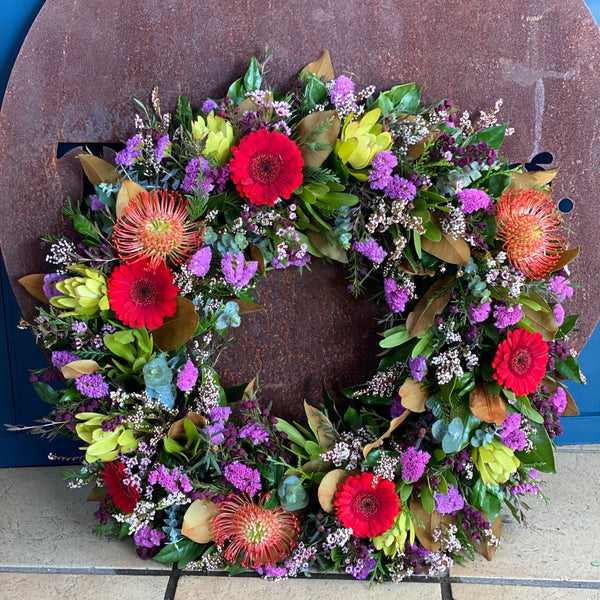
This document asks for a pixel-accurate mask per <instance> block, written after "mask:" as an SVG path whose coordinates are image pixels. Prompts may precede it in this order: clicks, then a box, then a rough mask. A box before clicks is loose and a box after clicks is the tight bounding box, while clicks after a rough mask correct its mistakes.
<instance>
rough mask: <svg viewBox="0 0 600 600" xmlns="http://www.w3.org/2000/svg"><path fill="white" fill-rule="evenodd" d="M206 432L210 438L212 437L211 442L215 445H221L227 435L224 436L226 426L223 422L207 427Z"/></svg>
mask: <svg viewBox="0 0 600 600" xmlns="http://www.w3.org/2000/svg"><path fill="white" fill-rule="evenodd" d="M204 430H205V431H206V433H208V437H210V441H211V443H213V444H220V443H221V442H222V441H223V440H224V439H225V435H224V434H223V431H224V430H225V424H224V422H223V421H216V422H215V423H211V424H210V425H207V426H206V427H205V428H204Z"/></svg>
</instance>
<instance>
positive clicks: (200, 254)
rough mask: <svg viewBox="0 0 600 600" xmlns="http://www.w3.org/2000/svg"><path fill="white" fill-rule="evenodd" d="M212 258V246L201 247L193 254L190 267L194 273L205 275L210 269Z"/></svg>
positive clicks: (200, 275) (199, 275)
mask: <svg viewBox="0 0 600 600" xmlns="http://www.w3.org/2000/svg"><path fill="white" fill-rule="evenodd" d="M211 260H212V250H211V249H210V246H204V248H200V250H198V251H197V252H196V254H194V256H192V259H191V260H190V263H189V265H188V267H189V269H190V271H191V272H192V273H193V274H194V275H196V276H198V277H205V276H206V274H207V273H208V271H209V269H210V261H211Z"/></svg>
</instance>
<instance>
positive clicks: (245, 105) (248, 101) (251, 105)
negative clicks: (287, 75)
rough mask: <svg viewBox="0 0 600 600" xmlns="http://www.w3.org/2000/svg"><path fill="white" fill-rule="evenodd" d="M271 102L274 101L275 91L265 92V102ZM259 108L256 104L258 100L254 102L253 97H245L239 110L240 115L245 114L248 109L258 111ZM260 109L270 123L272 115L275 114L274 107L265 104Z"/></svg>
mask: <svg viewBox="0 0 600 600" xmlns="http://www.w3.org/2000/svg"><path fill="white" fill-rule="evenodd" d="M271 102H273V92H265V101H264V104H269V103H271ZM258 110H259V106H258V104H256V102H254V100H252V98H244V100H242V101H241V102H240V105H239V111H238V112H239V114H240V115H243V114H244V113H245V112H246V111H249V112H256V111H258ZM260 110H262V111H263V114H264V117H265V121H266V122H267V123H268V122H269V121H270V120H271V117H272V116H273V108H266V107H265V106H261V107H260Z"/></svg>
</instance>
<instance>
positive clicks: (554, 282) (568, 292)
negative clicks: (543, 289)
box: [548, 275, 573, 302]
mask: <svg viewBox="0 0 600 600" xmlns="http://www.w3.org/2000/svg"><path fill="white" fill-rule="evenodd" d="M548 291H549V292H550V293H551V294H554V295H555V296H556V299H557V300H558V301H559V302H564V300H566V299H567V298H571V296H573V288H572V287H571V285H570V282H569V280H568V279H567V278H566V277H563V276H562V275H555V276H554V277H550V279H549V280H548Z"/></svg>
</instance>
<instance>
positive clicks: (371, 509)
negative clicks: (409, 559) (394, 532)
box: [333, 473, 400, 537]
mask: <svg viewBox="0 0 600 600" xmlns="http://www.w3.org/2000/svg"><path fill="white" fill-rule="evenodd" d="M373 478H374V476H373V473H361V474H360V475H354V476H352V477H348V479H346V481H345V482H344V483H341V484H340V485H339V486H338V491H337V492H336V493H335V500H334V501H333V503H334V505H335V507H336V509H337V513H336V514H337V518H338V519H339V520H340V521H341V522H342V524H343V525H344V527H348V528H350V527H351V528H352V531H353V532H354V535H357V536H359V537H375V536H377V535H381V534H382V533H385V532H386V531H387V530H388V529H390V527H392V525H393V524H394V520H395V519H396V517H397V516H398V515H399V514H400V498H399V497H398V494H396V492H395V490H394V484H393V483H392V482H391V481H388V480H387V479H381V478H380V479H378V480H377V481H376V482H375V484H373Z"/></svg>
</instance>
